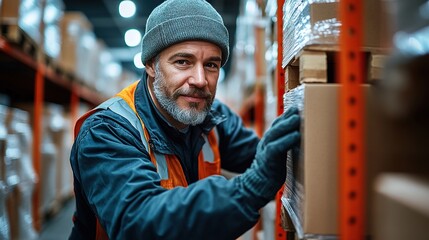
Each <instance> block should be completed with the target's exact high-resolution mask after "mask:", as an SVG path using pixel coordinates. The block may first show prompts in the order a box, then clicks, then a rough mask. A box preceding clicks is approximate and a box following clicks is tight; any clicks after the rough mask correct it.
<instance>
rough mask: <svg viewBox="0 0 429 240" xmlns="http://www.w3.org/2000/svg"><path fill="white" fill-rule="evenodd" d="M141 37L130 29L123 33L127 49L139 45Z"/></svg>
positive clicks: (138, 32) (137, 31)
mask: <svg viewBox="0 0 429 240" xmlns="http://www.w3.org/2000/svg"><path fill="white" fill-rule="evenodd" d="M141 38H142V35H141V33H140V31H139V30H137V29H130V30H128V31H126V32H125V43H126V44H127V46H128V47H135V46H137V45H139V44H140V41H141Z"/></svg>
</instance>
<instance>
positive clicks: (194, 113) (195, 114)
mask: <svg viewBox="0 0 429 240" xmlns="http://www.w3.org/2000/svg"><path fill="white" fill-rule="evenodd" d="M153 87H154V94H155V98H156V99H157V100H158V102H159V104H160V105H161V107H162V108H163V109H164V110H166V111H167V112H168V113H169V114H170V115H171V116H172V117H173V118H174V119H176V120H177V121H179V122H181V123H183V124H186V125H192V126H195V125H198V124H200V123H202V122H203V121H204V119H205V118H206V116H207V114H208V113H209V111H210V108H211V105H212V103H213V101H210V100H207V101H206V107H205V108H204V109H203V110H202V111H201V112H200V111H199V110H198V104H197V103H189V108H190V109H181V108H180V107H179V106H178V105H177V104H176V102H175V100H177V98H178V97H179V96H180V95H181V94H186V93H188V94H189V93H201V92H203V91H202V90H200V89H191V90H189V91H186V90H181V89H179V90H178V91H176V92H174V93H173V95H172V96H169V95H168V93H167V87H166V84H165V78H164V76H163V74H162V72H161V71H160V69H159V64H158V62H156V63H155V81H154V83H153ZM201 94H204V93H201ZM207 99H212V97H211V94H210V97H209V98H207Z"/></svg>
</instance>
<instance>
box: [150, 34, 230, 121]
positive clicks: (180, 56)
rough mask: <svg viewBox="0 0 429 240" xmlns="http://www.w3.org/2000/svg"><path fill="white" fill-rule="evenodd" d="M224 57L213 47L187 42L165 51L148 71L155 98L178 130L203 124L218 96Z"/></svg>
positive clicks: (158, 105) (196, 42)
mask: <svg viewBox="0 0 429 240" xmlns="http://www.w3.org/2000/svg"><path fill="white" fill-rule="evenodd" d="M221 57H222V53H221V50H220V48H219V47H218V46H216V45H214V44H212V43H208V42H202V41H187V42H182V43H179V44H176V45H173V46H171V47H169V48H167V49H165V50H164V51H162V52H161V53H160V54H159V57H157V58H156V59H155V61H154V62H153V63H151V64H149V66H148V67H147V72H148V74H149V76H150V77H152V78H153V79H154V82H153V84H152V86H151V88H150V89H151V91H152V98H153V99H154V101H155V104H156V105H157V107H158V109H159V110H160V111H161V113H162V114H163V115H164V117H166V118H167V120H169V121H170V123H172V124H173V125H174V126H176V127H177V128H183V127H185V126H186V125H197V124H199V123H202V122H203V121H204V119H205V117H206V116H207V113H208V112H209V111H210V107H211V104H212V103H213V99H214V96H215V93H216V85H217V81H218V77H219V69H220V65H221Z"/></svg>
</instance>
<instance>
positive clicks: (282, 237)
mask: <svg viewBox="0 0 429 240" xmlns="http://www.w3.org/2000/svg"><path fill="white" fill-rule="evenodd" d="M283 4H284V0H277V14H276V15H277V73H276V79H277V115H281V114H282V113H283V110H284V106H283V94H284V93H285V71H284V69H283V67H282V61H283ZM282 196H283V188H282V189H280V191H279V192H278V193H277V195H276V217H275V222H274V234H275V235H274V237H275V240H287V234H286V231H285V230H284V229H283V227H282V223H281V210H282V207H283V204H282V201H281V197H282Z"/></svg>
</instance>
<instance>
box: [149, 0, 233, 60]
mask: <svg viewBox="0 0 429 240" xmlns="http://www.w3.org/2000/svg"><path fill="white" fill-rule="evenodd" d="M192 40H203V41H208V42H211V43H214V44H216V45H217V46H219V47H220V49H221V50H222V66H223V65H224V64H225V62H226V61H227V60H228V56H229V35H228V30H227V29H226V27H225V25H224V24H223V20H222V17H221V16H220V15H219V13H218V12H217V11H216V10H215V9H214V8H213V7H212V6H211V5H210V4H209V3H208V2H206V1H205V0H167V1H165V2H163V3H162V4H161V5H159V6H158V7H156V8H155V9H154V10H153V11H152V13H151V14H150V15H149V18H148V19H147V22H146V31H145V34H144V36H143V39H142V63H143V64H146V62H147V61H148V60H150V59H151V58H153V57H154V56H156V55H157V54H158V53H159V52H161V51H162V50H164V49H165V48H167V47H169V46H171V45H173V44H176V43H179V42H183V41H192Z"/></svg>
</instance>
